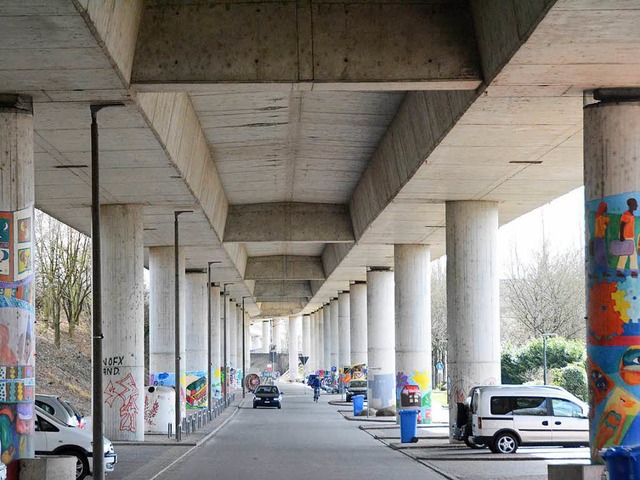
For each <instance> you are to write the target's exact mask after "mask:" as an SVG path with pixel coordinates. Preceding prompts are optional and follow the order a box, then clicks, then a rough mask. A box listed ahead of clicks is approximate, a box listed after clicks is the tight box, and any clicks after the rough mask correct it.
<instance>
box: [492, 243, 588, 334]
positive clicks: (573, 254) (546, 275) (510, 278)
mask: <svg viewBox="0 0 640 480" xmlns="http://www.w3.org/2000/svg"><path fill="white" fill-rule="evenodd" d="M500 290H501V297H502V303H503V320H504V322H503V323H504V324H505V325H504V326H505V330H506V332H511V334H512V335H513V336H516V337H517V338H519V339H520V340H522V341H523V342H526V341H527V340H529V339H531V338H533V337H537V336H539V335H541V334H542V333H557V334H558V335H560V336H563V337H567V338H575V339H583V338H584V335H585V322H584V316H585V287H584V253H583V252H582V251H581V250H573V251H567V252H564V253H561V254H556V255H554V254H552V253H551V252H550V249H549V242H548V241H547V240H546V239H545V240H543V243H542V246H541V248H540V250H539V251H537V252H534V254H533V256H532V258H531V259H530V260H529V261H522V260H521V259H520V258H518V256H517V253H514V254H513V257H512V259H511V265H510V268H509V271H508V274H507V279H506V280H505V281H503V282H502V283H501V289H500ZM516 343H521V342H516Z"/></svg>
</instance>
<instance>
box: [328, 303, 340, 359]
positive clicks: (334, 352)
mask: <svg viewBox="0 0 640 480" xmlns="http://www.w3.org/2000/svg"><path fill="white" fill-rule="evenodd" d="M329 308H330V310H331V368H333V367H336V371H337V369H338V368H339V367H340V326H339V325H340V312H339V309H338V299H337V298H332V299H331V303H330V307H329Z"/></svg>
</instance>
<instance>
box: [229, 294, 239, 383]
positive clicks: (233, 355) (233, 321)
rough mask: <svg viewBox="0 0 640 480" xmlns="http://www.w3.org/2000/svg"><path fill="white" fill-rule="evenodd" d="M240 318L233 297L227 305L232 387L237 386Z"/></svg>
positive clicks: (230, 380)
mask: <svg viewBox="0 0 640 480" xmlns="http://www.w3.org/2000/svg"><path fill="white" fill-rule="evenodd" d="M237 323H238V318H237V316H236V302H235V301H233V300H232V299H231V298H230V299H229V305H228V306H227V327H228V328H229V333H228V334H227V339H228V340H229V384H230V386H231V388H235V387H236V379H237V378H238V375H237V371H238V325H237Z"/></svg>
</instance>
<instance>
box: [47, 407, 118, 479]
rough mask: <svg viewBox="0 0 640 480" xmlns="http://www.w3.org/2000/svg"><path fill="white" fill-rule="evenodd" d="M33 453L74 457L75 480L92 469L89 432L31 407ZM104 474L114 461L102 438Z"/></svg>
mask: <svg viewBox="0 0 640 480" xmlns="http://www.w3.org/2000/svg"><path fill="white" fill-rule="evenodd" d="M35 414H36V415H35V417H36V418H35V434H34V441H35V453H36V455H70V456H73V457H76V480H82V479H83V478H85V477H86V476H87V475H90V474H91V472H92V469H93V446H92V441H93V435H92V433H91V432H89V431H87V430H84V429H80V428H77V427H73V426H70V425H68V424H66V423H64V422H61V421H60V420H59V419H58V418H56V417H54V416H52V415H49V414H48V413H47V412H46V411H44V410H43V409H41V408H40V407H37V406H36V407H35ZM103 455H104V465H105V471H107V472H112V471H113V470H114V468H115V465H116V463H117V461H118V457H117V455H116V454H115V452H114V450H113V444H112V443H111V442H110V441H109V440H108V439H107V438H106V437H105V438H104V441H103Z"/></svg>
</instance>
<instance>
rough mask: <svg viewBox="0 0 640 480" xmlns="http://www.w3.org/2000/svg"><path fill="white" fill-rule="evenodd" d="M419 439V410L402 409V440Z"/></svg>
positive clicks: (405, 441) (412, 440) (407, 441)
mask: <svg viewBox="0 0 640 480" xmlns="http://www.w3.org/2000/svg"><path fill="white" fill-rule="evenodd" d="M417 441H418V410H400V442H401V443H415V442H417Z"/></svg>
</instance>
